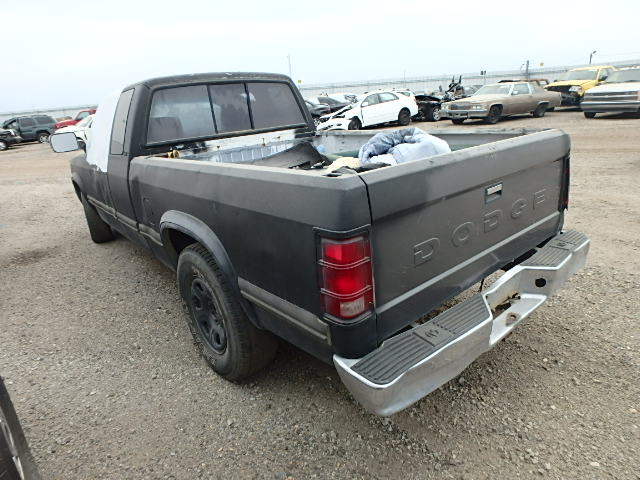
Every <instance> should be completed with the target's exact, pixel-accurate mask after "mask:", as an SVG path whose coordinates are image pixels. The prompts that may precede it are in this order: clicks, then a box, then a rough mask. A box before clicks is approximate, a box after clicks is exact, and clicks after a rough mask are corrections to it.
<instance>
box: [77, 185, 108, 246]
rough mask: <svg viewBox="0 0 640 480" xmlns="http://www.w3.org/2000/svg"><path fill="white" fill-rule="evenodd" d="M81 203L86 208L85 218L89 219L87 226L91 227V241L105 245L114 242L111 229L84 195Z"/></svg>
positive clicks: (81, 197)
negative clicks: (110, 241)
mask: <svg viewBox="0 0 640 480" xmlns="http://www.w3.org/2000/svg"><path fill="white" fill-rule="evenodd" d="M80 201H81V202H82V207H83V208H84V216H85V217H86V219H87V226H88V227H89V235H91V240H93V241H94V242H95V243H105V242H108V241H109V240H113V238H114V235H113V232H112V231H111V227H110V226H109V225H108V224H107V223H105V222H104V220H102V219H101V218H100V215H98V212H96V209H95V208H94V207H93V205H91V204H90V203H89V202H88V201H87V197H85V195H84V193H81V194H80Z"/></svg>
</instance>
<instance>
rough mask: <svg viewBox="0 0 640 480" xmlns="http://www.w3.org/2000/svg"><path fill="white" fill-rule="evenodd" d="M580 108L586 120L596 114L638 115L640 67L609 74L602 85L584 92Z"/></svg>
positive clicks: (639, 104)
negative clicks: (619, 113) (620, 113)
mask: <svg viewBox="0 0 640 480" xmlns="http://www.w3.org/2000/svg"><path fill="white" fill-rule="evenodd" d="M580 108H581V109H582V111H583V112H584V116H585V117H587V118H593V117H595V116H596V113H607V112H638V113H640V67H630V68H622V69H620V70H616V71H615V72H613V73H611V75H609V76H608V77H607V79H606V80H605V81H604V82H603V83H601V84H600V85H598V86H597V87H593V88H590V89H589V90H587V91H586V92H585V94H584V98H583V99H582V103H581V104H580Z"/></svg>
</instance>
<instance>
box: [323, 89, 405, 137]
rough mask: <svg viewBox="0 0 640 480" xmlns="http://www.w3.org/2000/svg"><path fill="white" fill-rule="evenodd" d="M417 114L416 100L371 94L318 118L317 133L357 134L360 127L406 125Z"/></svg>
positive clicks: (396, 95)
mask: <svg viewBox="0 0 640 480" xmlns="http://www.w3.org/2000/svg"><path fill="white" fill-rule="evenodd" d="M416 113H418V105H416V102H415V100H413V99H411V98H410V97H407V96H406V95H403V94H401V93H398V92H393V91H390V90H389V91H387V90H384V91H379V92H370V93H369V94H367V95H362V98H360V97H358V100H357V101H356V102H354V103H351V104H349V105H348V106H346V107H344V108H343V109H342V110H339V111H338V112H336V113H333V114H331V115H324V116H322V117H320V123H319V124H318V130H359V129H361V128H362V127H370V126H373V125H381V124H383V123H388V122H398V123H399V124H400V125H409V123H411V117H413V116H414V115H415V114H416Z"/></svg>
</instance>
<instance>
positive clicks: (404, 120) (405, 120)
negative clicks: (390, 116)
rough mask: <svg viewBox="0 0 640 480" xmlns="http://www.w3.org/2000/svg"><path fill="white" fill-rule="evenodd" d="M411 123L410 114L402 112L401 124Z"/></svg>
mask: <svg viewBox="0 0 640 480" xmlns="http://www.w3.org/2000/svg"><path fill="white" fill-rule="evenodd" d="M408 122H409V114H408V113H407V112H400V123H402V124H406V123H408Z"/></svg>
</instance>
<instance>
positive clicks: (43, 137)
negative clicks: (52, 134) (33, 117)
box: [36, 132, 49, 143]
mask: <svg viewBox="0 0 640 480" xmlns="http://www.w3.org/2000/svg"><path fill="white" fill-rule="evenodd" d="M36 138H37V139H38V141H39V142H40V143H48V142H49V134H48V133H47V132H38V136H37V137H36Z"/></svg>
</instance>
